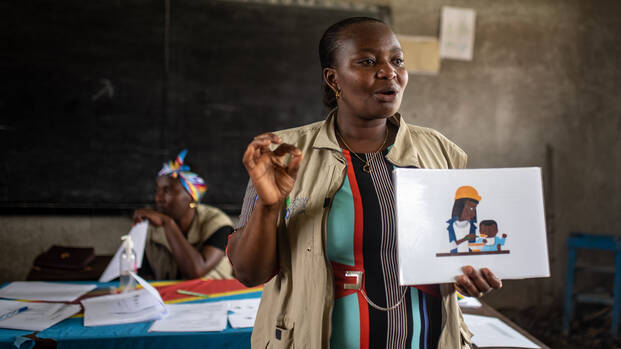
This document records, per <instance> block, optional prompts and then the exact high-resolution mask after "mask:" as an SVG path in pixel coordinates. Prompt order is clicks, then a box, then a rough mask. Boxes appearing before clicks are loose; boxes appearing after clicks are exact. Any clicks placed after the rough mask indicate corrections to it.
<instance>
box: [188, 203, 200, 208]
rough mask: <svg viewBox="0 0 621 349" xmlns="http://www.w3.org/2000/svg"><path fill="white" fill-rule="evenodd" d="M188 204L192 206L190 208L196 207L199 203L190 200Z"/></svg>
mask: <svg viewBox="0 0 621 349" xmlns="http://www.w3.org/2000/svg"><path fill="white" fill-rule="evenodd" d="M188 206H190V208H196V206H198V205H197V204H196V202H190V204H189V205H188Z"/></svg>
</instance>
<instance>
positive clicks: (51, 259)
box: [34, 245, 95, 270]
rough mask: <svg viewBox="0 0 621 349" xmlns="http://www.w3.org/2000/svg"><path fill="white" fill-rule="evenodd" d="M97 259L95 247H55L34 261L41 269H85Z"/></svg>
mask: <svg viewBox="0 0 621 349" xmlns="http://www.w3.org/2000/svg"><path fill="white" fill-rule="evenodd" d="M94 258H95V248H93V247H68V246H58V245H54V246H52V247H50V249H49V250H47V251H45V252H43V253H42V254H40V255H39V256H37V259H35V261H34V265H35V266H37V267H40V268H54V269H71V270H81V269H84V267H86V266H87V265H88V263H90V262H91V261H92V260H93V259H94Z"/></svg>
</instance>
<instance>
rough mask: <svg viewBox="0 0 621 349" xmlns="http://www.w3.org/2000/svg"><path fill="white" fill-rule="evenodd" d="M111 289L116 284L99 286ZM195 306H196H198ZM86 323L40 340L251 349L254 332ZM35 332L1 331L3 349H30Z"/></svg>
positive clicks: (58, 328)
mask: <svg viewBox="0 0 621 349" xmlns="http://www.w3.org/2000/svg"><path fill="white" fill-rule="evenodd" d="M97 285H98V287H103V288H108V287H109V286H110V285H114V283H97ZM258 297H261V292H260V291H259V292H252V293H247V294H240V295H234V296H227V297H218V298H210V299H208V300H200V301H195V302H213V301H222V300H233V299H244V298H258ZM195 302H193V303H195ZM83 321H84V319H83V318H82V317H79V318H69V319H66V320H64V321H62V322H59V323H57V324H56V325H54V326H52V327H50V328H48V329H46V330H44V331H41V332H38V333H36V336H37V337H38V338H44V339H45V338H49V339H52V340H54V341H55V342H56V343H57V348H59V349H60V348H131V349H138V348H183V349H191V348H250V335H251V333H252V328H242V329H234V328H231V327H230V324H227V328H226V329H225V330H224V331H221V332H147V331H148V329H149V327H151V324H152V323H153V322H152V321H150V322H140V323H134V324H124V325H112V326H96V327H84V325H83ZM32 333H33V332H32V331H16V330H6V329H0V348H20V349H30V348H32V347H33V346H34V344H35V342H34V340H32V339H30V338H25V337H23V336H25V335H29V334H32Z"/></svg>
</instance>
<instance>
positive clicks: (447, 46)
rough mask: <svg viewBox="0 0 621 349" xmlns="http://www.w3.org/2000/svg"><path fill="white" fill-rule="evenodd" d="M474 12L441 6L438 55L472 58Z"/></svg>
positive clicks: (452, 57)
mask: <svg viewBox="0 0 621 349" xmlns="http://www.w3.org/2000/svg"><path fill="white" fill-rule="evenodd" d="M475 17H476V13H475V11H474V10H472V9H466V8H457V7H449V6H444V7H442V24H441V26H440V57H442V58H451V59H459V60H465V61H471V60H472V52H473V49H474V29H475V25H474V24H475Z"/></svg>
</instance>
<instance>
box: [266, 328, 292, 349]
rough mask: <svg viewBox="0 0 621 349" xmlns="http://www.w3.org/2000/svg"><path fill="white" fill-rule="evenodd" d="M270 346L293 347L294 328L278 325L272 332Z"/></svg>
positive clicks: (275, 348)
mask: <svg viewBox="0 0 621 349" xmlns="http://www.w3.org/2000/svg"><path fill="white" fill-rule="evenodd" d="M267 347H268V348H274V349H277V348H293V328H289V329H286V328H283V327H279V326H276V327H275V328H274V332H273V333H272V338H271V339H270V341H269V343H268V345H267Z"/></svg>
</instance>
